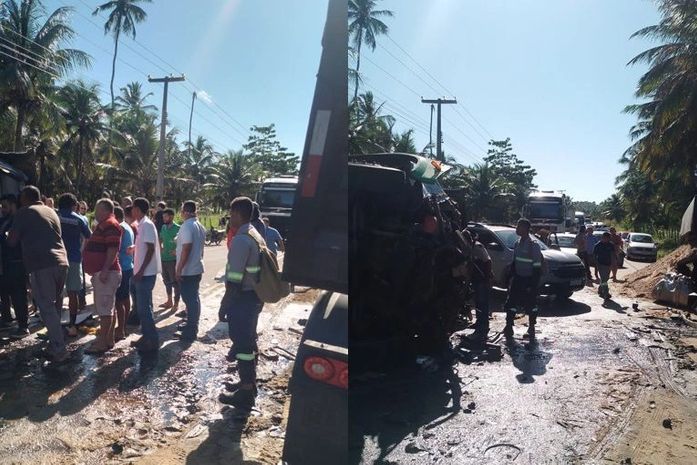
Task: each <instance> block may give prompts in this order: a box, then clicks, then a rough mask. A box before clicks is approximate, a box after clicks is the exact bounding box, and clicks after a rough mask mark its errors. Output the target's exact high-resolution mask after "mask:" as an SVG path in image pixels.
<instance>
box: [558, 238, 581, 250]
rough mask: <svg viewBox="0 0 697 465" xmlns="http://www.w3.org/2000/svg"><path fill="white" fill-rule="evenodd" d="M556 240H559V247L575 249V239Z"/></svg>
mask: <svg viewBox="0 0 697 465" xmlns="http://www.w3.org/2000/svg"><path fill="white" fill-rule="evenodd" d="M557 239H558V240H559V247H570V248H573V247H576V244H574V241H575V240H576V238H575V237H569V236H559V237H557Z"/></svg>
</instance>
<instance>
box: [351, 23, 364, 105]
mask: <svg viewBox="0 0 697 465" xmlns="http://www.w3.org/2000/svg"><path fill="white" fill-rule="evenodd" d="M361 42H363V29H360V30H359V31H358V49H357V50H356V85H355V88H354V90H353V101H354V102H355V101H356V99H357V98H358V71H359V70H360V69H361Z"/></svg>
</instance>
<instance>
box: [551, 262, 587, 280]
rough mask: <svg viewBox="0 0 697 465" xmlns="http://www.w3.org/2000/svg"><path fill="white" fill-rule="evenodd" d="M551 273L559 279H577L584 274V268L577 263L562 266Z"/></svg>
mask: <svg viewBox="0 0 697 465" xmlns="http://www.w3.org/2000/svg"><path fill="white" fill-rule="evenodd" d="M552 274H554V276H556V277H557V278H561V279H579V278H583V277H584V276H585V275H586V269H585V268H584V267H583V266H579V265H569V266H562V267H560V268H557V269H556V270H553V271H552Z"/></svg>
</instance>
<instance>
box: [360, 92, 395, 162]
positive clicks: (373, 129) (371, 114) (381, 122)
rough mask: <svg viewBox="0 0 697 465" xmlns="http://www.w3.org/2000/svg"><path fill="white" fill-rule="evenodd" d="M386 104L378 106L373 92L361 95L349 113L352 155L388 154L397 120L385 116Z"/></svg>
mask: <svg viewBox="0 0 697 465" xmlns="http://www.w3.org/2000/svg"><path fill="white" fill-rule="evenodd" d="M383 105H384V103H382V104H379V105H378V104H377V102H376V101H375V98H374V96H373V93H372V92H366V93H365V94H361V95H359V96H358V97H357V98H356V99H354V101H353V102H352V103H351V107H350V109H349V111H350V112H351V114H352V117H351V118H350V121H351V122H352V123H351V126H352V127H351V128H349V150H350V151H351V153H370V152H387V151H389V149H390V147H391V146H392V145H393V135H392V126H393V125H394V123H395V119H394V117H393V116H390V115H383V114H381V112H382V107H383Z"/></svg>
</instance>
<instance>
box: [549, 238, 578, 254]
mask: <svg viewBox="0 0 697 465" xmlns="http://www.w3.org/2000/svg"><path fill="white" fill-rule="evenodd" d="M551 240H552V243H553V244H556V245H557V246H558V247H559V250H561V251H562V252H566V253H570V254H571V255H576V252H577V251H578V249H577V247H576V234H571V233H563V234H556V235H552V238H551Z"/></svg>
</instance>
